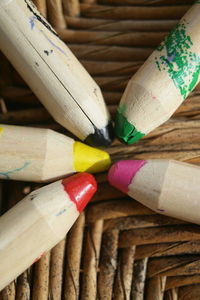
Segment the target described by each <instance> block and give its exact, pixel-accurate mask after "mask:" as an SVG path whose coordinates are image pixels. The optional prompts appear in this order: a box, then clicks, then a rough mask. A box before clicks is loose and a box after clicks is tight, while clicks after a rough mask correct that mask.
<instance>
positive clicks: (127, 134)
mask: <svg viewBox="0 0 200 300" xmlns="http://www.w3.org/2000/svg"><path fill="white" fill-rule="evenodd" d="M125 110H126V105H125V104H122V105H121V106H119V107H118V110H117V115H116V120H115V133H116V135H117V136H118V138H119V139H120V140H121V141H122V142H125V143H127V144H129V145H130V144H133V143H134V142H136V141H138V140H139V139H140V138H142V137H143V136H144V135H145V134H144V133H142V132H140V131H137V129H136V128H135V126H134V125H132V124H131V123H130V122H128V120H127V119H126V117H125V116H124V112H125Z"/></svg>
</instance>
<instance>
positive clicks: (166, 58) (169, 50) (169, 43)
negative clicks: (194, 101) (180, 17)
mask: <svg viewBox="0 0 200 300" xmlns="http://www.w3.org/2000/svg"><path fill="white" fill-rule="evenodd" d="M199 2H200V0H199ZM192 45H193V43H192V40H191V38H190V36H188V35H187V34H186V25H185V24H184V23H181V24H177V25H176V27H175V28H174V29H173V30H172V31H171V33H170V34H169V35H168V36H167V38H166V39H165V41H164V42H162V43H161V44H160V45H159V46H158V48H157V51H158V52H162V53H161V55H160V56H159V55H157V57H156V58H155V63H156V66H157V68H158V69H159V71H163V70H165V69H166V70H167V72H168V74H169V76H170V77H171V79H172V80H173V82H174V85H175V86H176V87H177V88H178V89H179V91H180V93H181V95H182V96H183V98H184V99H185V98H186V97H187V95H188V94H189V93H190V92H191V90H192V89H193V88H194V87H195V85H196V84H197V82H198V78H199V73H200V56H199V55H197V54H196V53H194V52H192V51H191V50H190V48H191V46H192Z"/></svg>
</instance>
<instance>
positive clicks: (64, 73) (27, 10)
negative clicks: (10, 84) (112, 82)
mask: <svg viewBox="0 0 200 300" xmlns="http://www.w3.org/2000/svg"><path fill="white" fill-rule="evenodd" d="M0 49H1V50H2V52H3V53H4V54H5V56H7V58H8V59H9V60H10V62H11V63H12V64H13V66H14V67H15V68H16V70H17V71H18V72H19V73H20V75H21V76H22V77H23V79H24V80H25V81H26V82H27V84H28V85H29V86H30V87H31V89H32V90H33V92H34V93H35V94H36V96H37V97H38V99H40V101H41V102H42V103H43V105H44V106H45V107H46V109H47V110H48V111H49V112H50V114H52V116H53V117H54V119H55V120H56V121H57V122H58V123H60V124H61V125H62V126H64V127H65V128H67V129H68V130H70V131H71V132H72V133H73V134H75V135H76V136H77V137H79V138H80V139H81V140H83V141H85V142H86V143H88V144H90V145H96V146H107V145H109V144H110V143H111V142H112V139H113V131H112V124H111V121H110V117H109V113H108V111H107V108H106V106H105V103H104V100H103V97H102V94H101V91H100V88H99V86H98V85H97V84H96V83H95V81H94V80H93V79H92V78H91V77H90V75H89V74H88V72H87V71H86V70H85V69H84V68H83V66H82V65H81V64H80V63H79V61H78V60H77V59H76V57H75V56H74V55H73V54H72V52H71V51H70V50H69V48H68V47H67V46H66V45H65V44H64V42H62V41H61V40H60V39H59V37H58V35H57V33H56V32H55V31H54V29H53V28H52V27H51V26H50V24H49V23H48V22H47V21H46V20H45V19H44V17H43V16H42V15H41V14H40V13H39V12H38V10H37V9H36V7H35V6H34V4H33V3H32V2H31V1H30V0H11V1H7V0H3V1H0Z"/></svg>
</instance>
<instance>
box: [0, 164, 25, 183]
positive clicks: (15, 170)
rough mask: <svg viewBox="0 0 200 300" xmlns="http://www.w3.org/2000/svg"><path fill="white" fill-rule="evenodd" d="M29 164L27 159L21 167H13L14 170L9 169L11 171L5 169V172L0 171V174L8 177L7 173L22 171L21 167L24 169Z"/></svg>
mask: <svg viewBox="0 0 200 300" xmlns="http://www.w3.org/2000/svg"><path fill="white" fill-rule="evenodd" d="M29 165H30V162H29V161H26V162H25V163H24V165H23V166H22V167H20V168H17V169H14V170H11V171H7V172H0V175H3V176H5V178H6V179H10V176H9V174H12V173H15V172H19V171H22V170H23V169H25V168H26V167H28V166H29Z"/></svg>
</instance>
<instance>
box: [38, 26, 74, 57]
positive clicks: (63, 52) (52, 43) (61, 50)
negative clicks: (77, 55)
mask: <svg viewBox="0 0 200 300" xmlns="http://www.w3.org/2000/svg"><path fill="white" fill-rule="evenodd" d="M40 32H41V33H42V34H43V35H44V37H45V38H46V40H47V41H48V42H49V43H50V44H51V45H52V46H53V47H55V48H56V49H58V50H59V51H60V52H61V53H62V54H64V55H65V56H66V57H68V56H67V54H66V53H65V51H63V49H62V48H60V47H59V46H57V45H56V44H54V42H52V41H51V40H50V39H49V38H48V36H47V35H46V34H45V33H44V31H43V30H40Z"/></svg>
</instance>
